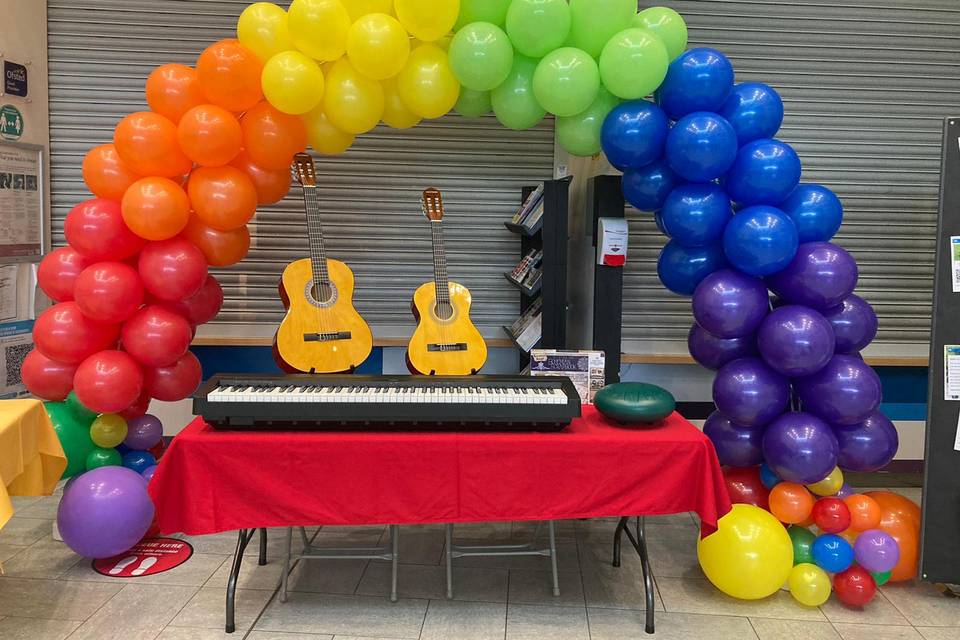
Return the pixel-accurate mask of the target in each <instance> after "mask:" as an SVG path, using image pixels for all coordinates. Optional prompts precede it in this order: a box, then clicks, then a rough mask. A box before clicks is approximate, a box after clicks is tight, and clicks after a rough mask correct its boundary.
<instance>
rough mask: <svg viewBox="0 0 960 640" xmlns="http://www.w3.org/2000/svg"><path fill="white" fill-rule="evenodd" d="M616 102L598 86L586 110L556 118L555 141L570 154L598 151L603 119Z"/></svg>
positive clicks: (577, 154) (615, 99)
mask: <svg viewBox="0 0 960 640" xmlns="http://www.w3.org/2000/svg"><path fill="white" fill-rule="evenodd" d="M618 104H620V100H619V99H618V98H617V97H616V96H615V95H613V94H612V93H610V92H609V91H607V90H606V89H604V88H603V87H600V90H599V91H598V92H597V97H596V98H595V99H594V101H593V103H592V104H591V105H590V106H589V107H587V109H586V111H583V112H581V113H578V114H577V115H575V116H566V117H564V118H557V142H559V143H560V146H561V147H563V148H564V149H565V150H566V151H567V153H569V154H571V155H575V156H592V155H593V154H595V153H600V129H601V128H603V120H604V118H606V117H607V114H608V113H610V111H611V110H612V109H613V108H614V107H615V106H617V105H618Z"/></svg>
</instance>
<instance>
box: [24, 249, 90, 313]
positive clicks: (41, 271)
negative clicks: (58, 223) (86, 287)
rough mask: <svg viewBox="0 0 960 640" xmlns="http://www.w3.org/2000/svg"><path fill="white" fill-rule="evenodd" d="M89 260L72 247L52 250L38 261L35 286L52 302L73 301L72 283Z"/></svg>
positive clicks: (88, 263)
mask: <svg viewBox="0 0 960 640" xmlns="http://www.w3.org/2000/svg"><path fill="white" fill-rule="evenodd" d="M89 265H90V260H89V259H87V258H86V257H84V255H83V254H82V253H80V252H79V251H77V250H76V249H74V248H73V247H60V248H59V249H54V250H53V251H51V252H50V253H48V254H47V255H46V256H44V258H43V260H41V261H40V266H39V267H38V268H37V284H39V285H40V288H41V289H43V292H44V293H45V294H47V295H48V296H50V298H51V299H52V300H53V301H54V302H67V301H69V300H73V283H74V282H75V281H76V279H77V276H78V275H80V272H81V271H83V270H84V269H86V268H87V267H88V266H89Z"/></svg>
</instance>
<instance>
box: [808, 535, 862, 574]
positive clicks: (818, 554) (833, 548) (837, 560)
mask: <svg viewBox="0 0 960 640" xmlns="http://www.w3.org/2000/svg"><path fill="white" fill-rule="evenodd" d="M811 551H812V552H813V561H814V562H815V563H817V566H818V567H820V568H821V569H823V570H824V571H827V572H829V573H840V572H841V571H846V570H847V569H849V568H850V565H852V564H853V547H851V546H850V543H849V542H847V541H846V540H844V539H843V538H841V537H840V536H838V535H835V534H833V533H826V534H824V535H822V536H818V537H817V539H816V540H814V541H813V546H812V548H811Z"/></svg>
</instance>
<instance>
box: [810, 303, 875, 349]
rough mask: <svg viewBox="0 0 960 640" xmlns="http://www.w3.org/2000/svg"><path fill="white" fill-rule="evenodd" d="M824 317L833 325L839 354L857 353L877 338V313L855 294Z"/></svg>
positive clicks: (825, 313) (824, 314) (830, 309)
mask: <svg viewBox="0 0 960 640" xmlns="http://www.w3.org/2000/svg"><path fill="white" fill-rule="evenodd" d="M823 316H824V317H825V318H826V319H827V320H828V321H829V322H830V324H831V325H833V333H834V334H835V335H836V337H837V347H836V350H837V353H850V354H853V353H856V352H858V351H860V350H862V349H863V348H864V347H866V346H867V345H868V344H870V343H871V342H872V341H873V339H874V338H875V337H876V336H877V313H876V312H875V311H874V310H873V307H872V306H870V303H869V302H867V301H866V300H864V299H863V298H861V297H860V296H858V295H857V294H855V293H851V294H850V295H849V296H847V297H846V298H844V299H843V301H842V302H841V303H840V304H838V305H837V306H835V307H830V308H829V309H827V310H826V311H824V312H823Z"/></svg>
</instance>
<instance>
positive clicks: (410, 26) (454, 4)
mask: <svg viewBox="0 0 960 640" xmlns="http://www.w3.org/2000/svg"><path fill="white" fill-rule="evenodd" d="M393 6H394V9H396V11H397V20H399V21H400V24H402V25H403V27H404V29H406V30H407V31H409V32H410V35H412V36H413V37H414V38H416V39H417V40H422V41H423V42H433V41H434V40H439V39H440V38H442V37H443V36H445V35H447V33H449V32H450V30H451V29H453V25H454V24H455V23H456V22H457V16H458V15H459V14H460V0H396V2H394V5H393Z"/></svg>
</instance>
